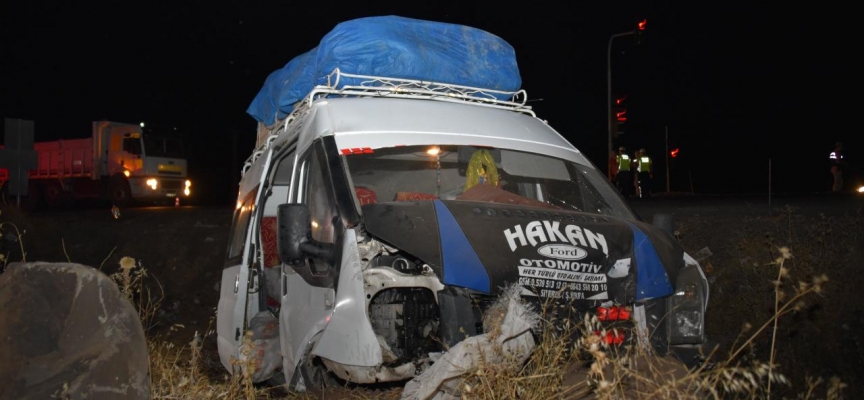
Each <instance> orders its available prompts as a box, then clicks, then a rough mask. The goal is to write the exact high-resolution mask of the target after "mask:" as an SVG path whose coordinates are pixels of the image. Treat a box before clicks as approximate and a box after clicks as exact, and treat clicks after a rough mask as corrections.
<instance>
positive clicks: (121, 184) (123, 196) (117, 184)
mask: <svg viewBox="0 0 864 400" xmlns="http://www.w3.org/2000/svg"><path fill="white" fill-rule="evenodd" d="M110 197H111V202H112V203H114V205H116V206H117V207H126V206H128V205H129V204H131V203H132V190H131V189H129V181H127V180H126V179H122V178H114V181H113V182H111V195H110Z"/></svg>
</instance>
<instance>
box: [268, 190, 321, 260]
mask: <svg viewBox="0 0 864 400" xmlns="http://www.w3.org/2000/svg"><path fill="white" fill-rule="evenodd" d="M276 225H277V227H278V235H279V240H278V241H277V243H278V245H277V248H278V251H279V260H280V261H282V262H283V263H285V264H289V265H297V264H300V262H301V261H302V260H303V259H304V258H306V257H311V258H317V259H320V260H324V261H326V262H329V263H332V262H333V258H334V253H333V250H334V246H333V245H332V244H329V243H319V242H316V241H315V240H313V239H312V237H311V217H310V216H309V207H308V206H306V205H305V204H280V205H279V207H278V208H277V211H276Z"/></svg>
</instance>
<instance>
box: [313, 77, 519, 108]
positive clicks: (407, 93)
mask: <svg viewBox="0 0 864 400" xmlns="http://www.w3.org/2000/svg"><path fill="white" fill-rule="evenodd" d="M343 78H352V79H357V80H360V84H359V85H343V86H342V87H341V88H340V87H339V84H340V81H341V80H342V79H343ZM502 95H503V96H502ZM327 96H343V97H348V96H361V97H401V98H424V99H430V100H439V101H450V102H461V103H471V104H477V105H482V106H487V107H494V108H501V109H506V110H512V111H517V112H521V113H525V114H528V115H531V116H532V117H536V115H535V114H534V111H533V110H532V109H531V106H529V105H527V104H526V103H527V102H528V93H527V92H526V91H525V90H524V89H521V90H519V91H516V92H507V91H502V90H494V89H484V88H478V87H472V86H462V85H455V84H449V83H440V82H432V81H420V80H414V79H403V78H389V77H382V76H370V75H357V74H349V73H345V72H342V71H341V70H339V68H336V69H334V70H333V72H331V73H330V75H327V83H326V84H324V85H318V86H315V88H314V89H312V91H311V92H310V93H309V95H307V96H306V99H305V100H306V103H307V104H310V105H311V103H312V102H313V101H314V100H315V99H317V98H319V97H327ZM504 96H506V97H508V98H510V100H500V99H499V97H504Z"/></svg>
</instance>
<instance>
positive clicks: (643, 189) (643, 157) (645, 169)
mask: <svg viewBox="0 0 864 400" xmlns="http://www.w3.org/2000/svg"><path fill="white" fill-rule="evenodd" d="M635 162H636V171H638V172H637V173H638V176H637V189H636V190H637V193H638V194H639V197H640V198H645V199H647V198H649V197H651V178H653V177H654V170H653V166H652V162H651V157H649V156H648V152H646V151H645V149H639V151H637V152H636V160H635Z"/></svg>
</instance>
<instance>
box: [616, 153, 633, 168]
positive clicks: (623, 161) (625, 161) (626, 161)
mask: <svg viewBox="0 0 864 400" xmlns="http://www.w3.org/2000/svg"><path fill="white" fill-rule="evenodd" d="M618 170H619V171H629V170H630V156H628V155H626V154H621V155H619V156H618Z"/></svg>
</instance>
